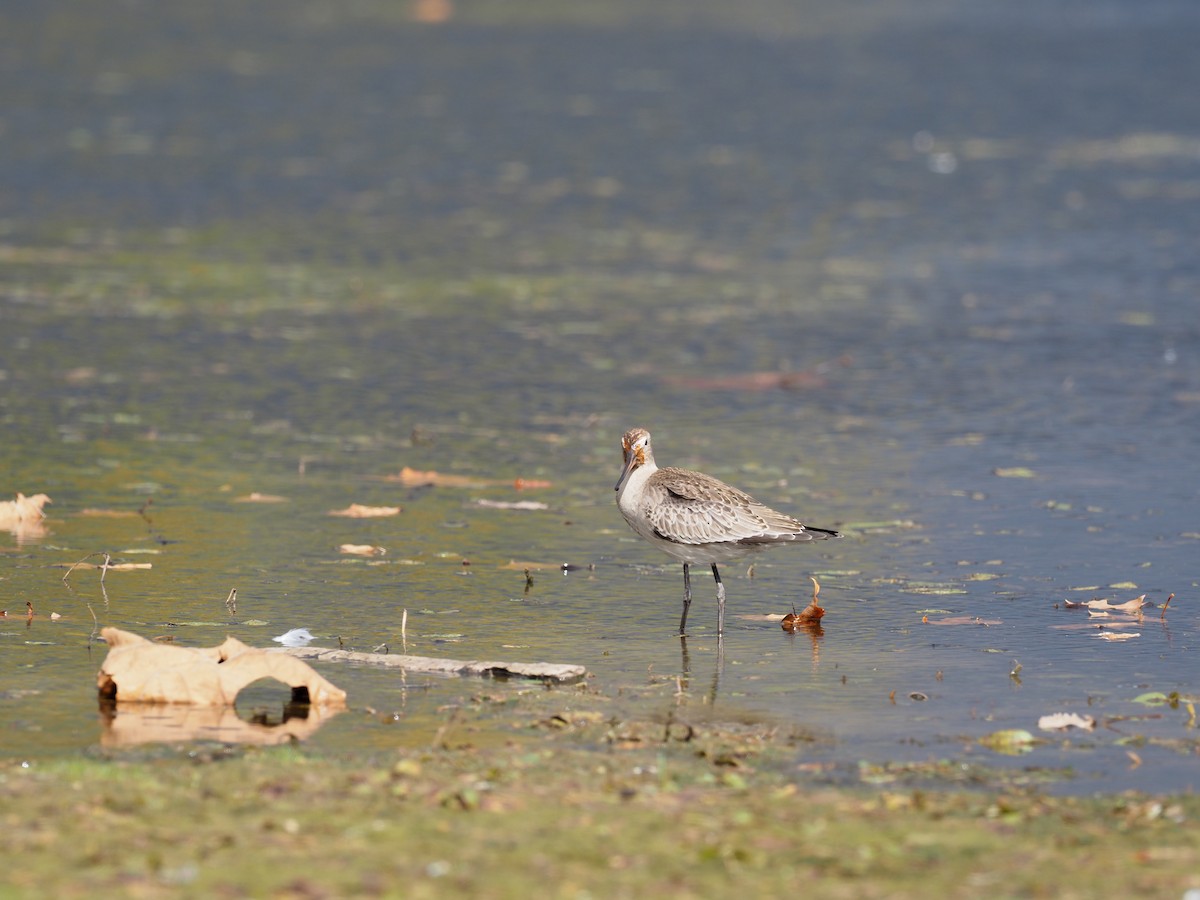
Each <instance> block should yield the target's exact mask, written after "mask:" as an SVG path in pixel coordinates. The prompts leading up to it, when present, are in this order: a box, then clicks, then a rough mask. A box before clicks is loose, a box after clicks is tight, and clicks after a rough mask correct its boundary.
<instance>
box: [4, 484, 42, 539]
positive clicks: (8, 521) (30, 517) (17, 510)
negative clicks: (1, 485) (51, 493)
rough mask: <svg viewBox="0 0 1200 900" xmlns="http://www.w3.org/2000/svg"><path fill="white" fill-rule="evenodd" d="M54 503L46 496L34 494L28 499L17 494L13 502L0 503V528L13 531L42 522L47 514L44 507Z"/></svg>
mask: <svg viewBox="0 0 1200 900" xmlns="http://www.w3.org/2000/svg"><path fill="white" fill-rule="evenodd" d="M52 502H53V501H52V500H51V499H50V498H49V497H47V496H46V495H45V494H34V495H33V496H32V497H26V496H25V495H24V494H20V493H19V494H17V496H16V498H15V499H13V500H2V501H0V528H3V529H5V530H12V529H15V528H18V527H20V526H21V525H27V524H30V523H32V522H40V521H41V520H42V519H44V518H45V516H46V514H45V513H44V512H42V507H44V506H45V505H46V504H47V503H52Z"/></svg>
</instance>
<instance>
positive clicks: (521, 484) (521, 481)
mask: <svg viewBox="0 0 1200 900" xmlns="http://www.w3.org/2000/svg"><path fill="white" fill-rule="evenodd" d="M513 487H515V488H516V489H517V490H518V491H528V490H531V489H533V488H548V487H554V482H552V481H539V480H538V479H536V478H518V479H517V480H516V481H514V482H513Z"/></svg>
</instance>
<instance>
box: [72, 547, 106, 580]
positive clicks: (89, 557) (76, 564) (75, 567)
mask: <svg viewBox="0 0 1200 900" xmlns="http://www.w3.org/2000/svg"><path fill="white" fill-rule="evenodd" d="M98 552H99V551H98V550H97V551H93V552H92V553H89V554H88V555H87V556H85V557H84V558H83V559H81V560H79V562H77V563H74V564H72V566H71V568H69V569H67V571H66V572H65V573H64V574H63V577H62V580H63V584H66V583H67V579H68V578H70V577H71V573H72V572H74V571H75V570H76V569H77V568H79V567H80V566H81V565H83V564H84V563H85V562H87V561H88V560H89V559H91V558H92V557H93V556H95V555H96V554H97V553H98ZM107 555H108V554H105V556H107ZM101 580H103V579H101Z"/></svg>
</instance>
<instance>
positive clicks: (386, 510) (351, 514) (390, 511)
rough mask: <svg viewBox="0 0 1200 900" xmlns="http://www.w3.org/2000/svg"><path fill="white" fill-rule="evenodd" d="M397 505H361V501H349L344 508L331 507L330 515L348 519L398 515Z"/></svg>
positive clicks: (399, 509)
mask: <svg viewBox="0 0 1200 900" xmlns="http://www.w3.org/2000/svg"><path fill="white" fill-rule="evenodd" d="M400 511H401V508H400V507H399V506H363V505H362V504H361V503H351V504H350V505H349V506H347V507H346V508H345V509H331V510H330V511H329V515H331V516H345V517H346V518H350V519H374V518H379V517H381V516H398V515H399V514H400Z"/></svg>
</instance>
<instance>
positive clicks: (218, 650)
mask: <svg viewBox="0 0 1200 900" xmlns="http://www.w3.org/2000/svg"><path fill="white" fill-rule="evenodd" d="M100 636H101V637H103V638H104V640H105V641H106V642H107V643H108V655H107V656H106V657H105V658H104V662H103V663H102V664H101V666H100V672H99V674H98V675H97V678H96V685H97V688H98V689H99V691H100V695H101V696H102V697H105V698H108V699H112V700H115V701H116V702H117V703H127V702H140V703H187V704H191V705H193V706H207V707H223V706H233V704H234V700H235V698H236V697H237V695H238V692H239V691H241V689H242V688H244V687H245V686H246V685H248V684H251V683H253V682H255V681H258V680H259V679H261V678H273V679H275V680H277V681H282V682H283V683H284V684H286V685H288V686H289V687H291V688H293V690H295V689H297V688H304V689H305V691H306V692H307V694H308V699H309V702H310V703H312V705H314V706H321V705H328V706H333V707H342V706H345V703H346V692H345V691H343V690H342V689H341V688H338V687H336V686H334V685H333V684H331V683H330V682H328V681H326V680H325V679H324V678H322V677H321V676H320V675H318V674H317V673H316V672H315V671H314V670H313V669H312V668H311V667H310V666H308V665H306V664H305V663H303V662H301V661H300V660H298V659H296V658H294V657H291V656H286V655H281V654H279V653H275V652H272V651H267V650H260V649H258V648H255V647H249V646H247V645H246V644H243V643H242V642H241V641H239V640H237V639H236V638H231V637H230V638H226V639H225V641H224V643H222V644H220V645H219V646H216V647H205V648H194V647H176V646H171V645H167V644H156V643H154V642H153V641H148V640H146V639H145V638H143V637H141V636H139V635H136V634H133V633H132V632H129V631H121V630H120V629H117V628H105V629H103V630H102V631H101V632H100Z"/></svg>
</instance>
